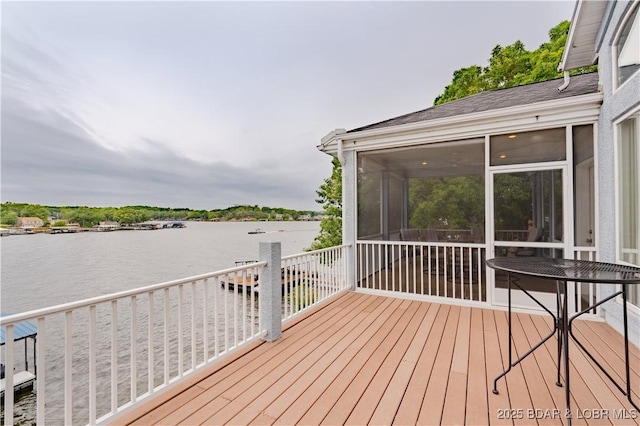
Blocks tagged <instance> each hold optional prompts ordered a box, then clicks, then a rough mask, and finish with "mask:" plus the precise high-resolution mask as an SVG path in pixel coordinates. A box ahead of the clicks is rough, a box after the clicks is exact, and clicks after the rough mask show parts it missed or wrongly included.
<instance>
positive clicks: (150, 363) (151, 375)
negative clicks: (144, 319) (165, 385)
mask: <svg viewBox="0 0 640 426" xmlns="http://www.w3.org/2000/svg"><path fill="white" fill-rule="evenodd" d="M154 294H155V293H154V292H152V291H150V292H149V293H147V297H148V300H147V301H148V309H149V316H148V324H149V325H148V329H147V374H148V377H147V391H148V392H149V393H153V389H154V388H155V368H154V364H155V356H154V355H155V354H154V351H155V345H154V339H153V329H154V326H153V325H154V307H153V298H154Z"/></svg>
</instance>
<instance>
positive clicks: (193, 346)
mask: <svg viewBox="0 0 640 426" xmlns="http://www.w3.org/2000/svg"><path fill="white" fill-rule="evenodd" d="M197 343H198V342H197V340H196V282H195V281H192V282H191V370H195V369H196V344H197Z"/></svg>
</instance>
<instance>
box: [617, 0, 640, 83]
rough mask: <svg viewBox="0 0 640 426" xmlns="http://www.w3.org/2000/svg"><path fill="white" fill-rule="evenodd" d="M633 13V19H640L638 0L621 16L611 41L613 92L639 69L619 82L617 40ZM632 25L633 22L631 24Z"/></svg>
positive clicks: (639, 2) (637, 71)
mask: <svg viewBox="0 0 640 426" xmlns="http://www.w3.org/2000/svg"><path fill="white" fill-rule="evenodd" d="M636 11H637V13H636V15H635V19H636V20H638V19H640V0H634V1H633V3H632V4H631V6H630V7H629V9H628V10H627V11H626V12H625V14H624V17H623V18H622V20H621V21H620V26H619V27H618V29H617V30H616V33H615V36H614V38H613V42H612V43H611V50H612V55H611V61H612V64H611V65H612V71H613V72H612V73H611V77H612V80H613V81H612V87H613V90H612V91H613V92H614V93H615V92H616V91H617V90H618V89H620V88H621V87H624V85H625V84H626V83H627V82H628V81H629V80H632V79H633V76H635V75H636V74H638V73H639V72H640V69H638V70H636V71H635V73H633V74H631V76H630V77H629V78H627V79H626V80H625V81H624V82H623V83H622V84H620V72H619V67H618V57H619V53H620V52H619V48H618V42H619V40H620V37H621V36H622V31H623V30H624V29H625V28H626V26H627V23H628V22H629V20H630V19H631V16H632V15H633V14H634V12H636ZM632 25H633V24H632Z"/></svg>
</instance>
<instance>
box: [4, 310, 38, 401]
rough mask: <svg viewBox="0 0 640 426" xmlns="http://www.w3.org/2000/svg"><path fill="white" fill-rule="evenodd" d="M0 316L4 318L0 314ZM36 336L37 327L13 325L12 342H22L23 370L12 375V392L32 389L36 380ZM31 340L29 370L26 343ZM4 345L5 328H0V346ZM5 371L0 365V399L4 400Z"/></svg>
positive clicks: (31, 324)
mask: <svg viewBox="0 0 640 426" xmlns="http://www.w3.org/2000/svg"><path fill="white" fill-rule="evenodd" d="M0 316H5V315H4V314H0ZM37 335H38V327H37V326H36V325H35V324H34V323H32V322H30V321H23V322H19V323H17V324H16V325H15V327H14V329H13V341H14V342H17V341H19V340H24V370H22V371H17V372H14V373H13V391H14V392H19V391H22V390H27V389H32V388H33V383H34V382H35V380H36V364H35V360H36V344H35V342H36V336H37ZM29 339H31V340H32V341H33V345H32V346H33V358H32V359H33V369H32V371H31V370H30V369H29V354H28V345H27V341H28V340H29ZM5 343H6V330H5V327H2V328H0V346H2V345H4V344H5ZM5 375H6V371H5V367H4V364H0V377H1V378H0V398H4V393H5V391H6V387H7V384H6V381H7V379H6V377H5Z"/></svg>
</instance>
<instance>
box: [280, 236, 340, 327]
mask: <svg viewBox="0 0 640 426" xmlns="http://www.w3.org/2000/svg"><path fill="white" fill-rule="evenodd" d="M347 247H348V246H346V245H342V246H337V247H331V248H327V249H322V250H316V251H312V252H308V253H303V254H297V255H293V256H286V257H283V258H282V295H283V303H282V319H283V320H288V319H291V318H293V317H295V316H296V315H298V314H300V313H302V312H304V311H306V310H308V309H310V308H311V307H313V306H316V305H318V304H319V303H322V302H323V301H325V300H327V299H328V298H330V297H332V296H334V295H335V294H337V293H340V292H342V291H344V290H348V281H347V278H346V275H347V273H346V267H347V263H346V260H347V251H346V250H347Z"/></svg>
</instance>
